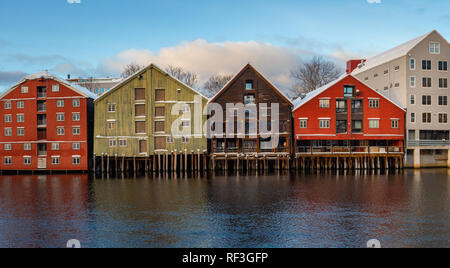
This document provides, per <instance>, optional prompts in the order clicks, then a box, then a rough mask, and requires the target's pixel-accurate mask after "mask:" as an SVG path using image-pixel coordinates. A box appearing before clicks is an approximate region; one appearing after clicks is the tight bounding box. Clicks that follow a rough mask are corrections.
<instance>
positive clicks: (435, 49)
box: [430, 42, 441, 54]
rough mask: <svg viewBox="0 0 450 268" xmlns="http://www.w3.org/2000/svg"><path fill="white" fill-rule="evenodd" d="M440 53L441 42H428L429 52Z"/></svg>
mask: <svg viewBox="0 0 450 268" xmlns="http://www.w3.org/2000/svg"><path fill="white" fill-rule="evenodd" d="M439 53H441V44H440V43H438V42H430V54H439Z"/></svg>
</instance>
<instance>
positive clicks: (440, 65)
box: [438, 61, 448, 72]
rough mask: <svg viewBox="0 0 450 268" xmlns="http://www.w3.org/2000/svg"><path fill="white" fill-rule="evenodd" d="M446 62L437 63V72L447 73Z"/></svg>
mask: <svg viewBox="0 0 450 268" xmlns="http://www.w3.org/2000/svg"><path fill="white" fill-rule="evenodd" d="M447 65H448V62H447V61H439V62H438V70H439V71H445V72H446V71H448V66H447Z"/></svg>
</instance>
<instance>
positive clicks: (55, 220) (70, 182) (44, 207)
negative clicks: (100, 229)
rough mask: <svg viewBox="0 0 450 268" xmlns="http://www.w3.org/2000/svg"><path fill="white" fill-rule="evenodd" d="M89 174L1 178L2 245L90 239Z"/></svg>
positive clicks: (56, 244) (46, 244)
mask: <svg viewBox="0 0 450 268" xmlns="http://www.w3.org/2000/svg"><path fill="white" fill-rule="evenodd" d="M88 184H89V180H88V177H87V175H58V176H3V177H0V230H1V231H0V234H1V235H0V237H1V240H0V247H65V245H66V242H67V241H68V240H69V239H74V238H75V239H78V240H80V241H83V242H85V241H89V237H90V230H89V227H88V222H89V208H88V203H89V201H90V198H89V187H88Z"/></svg>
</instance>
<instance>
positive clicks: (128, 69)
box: [121, 63, 144, 78]
mask: <svg viewBox="0 0 450 268" xmlns="http://www.w3.org/2000/svg"><path fill="white" fill-rule="evenodd" d="M142 68H144V66H141V65H139V64H137V63H130V64H128V65H127V66H125V67H124V68H123V72H122V75H121V77H122V78H127V77H130V76H132V75H133V74H135V73H137V72H138V71H140V70H141V69H142Z"/></svg>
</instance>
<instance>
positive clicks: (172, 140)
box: [167, 136, 175, 143]
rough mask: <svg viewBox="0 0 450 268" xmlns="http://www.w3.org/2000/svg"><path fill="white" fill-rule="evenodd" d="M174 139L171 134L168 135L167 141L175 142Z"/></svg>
mask: <svg viewBox="0 0 450 268" xmlns="http://www.w3.org/2000/svg"><path fill="white" fill-rule="evenodd" d="M174 141H175V140H174V139H173V137H172V136H170V137H167V143H174Z"/></svg>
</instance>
